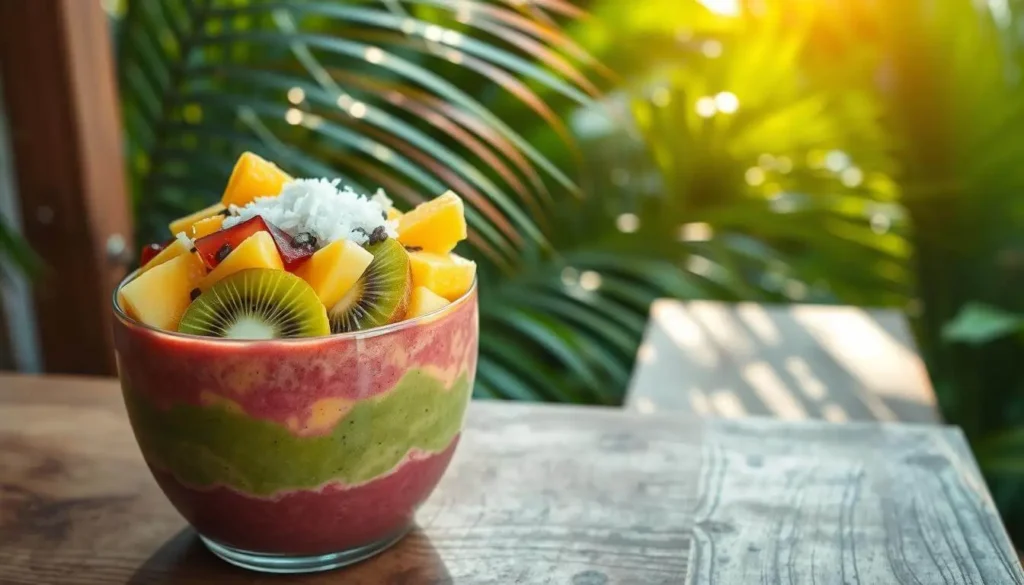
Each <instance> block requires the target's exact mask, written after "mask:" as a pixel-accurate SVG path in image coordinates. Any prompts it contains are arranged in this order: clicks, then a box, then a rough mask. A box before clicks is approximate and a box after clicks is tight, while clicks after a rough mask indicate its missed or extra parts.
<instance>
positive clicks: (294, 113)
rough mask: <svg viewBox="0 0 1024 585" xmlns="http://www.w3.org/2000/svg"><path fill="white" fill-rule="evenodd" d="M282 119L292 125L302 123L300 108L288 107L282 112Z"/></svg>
mask: <svg viewBox="0 0 1024 585" xmlns="http://www.w3.org/2000/svg"><path fill="white" fill-rule="evenodd" d="M284 119H285V121H286V122H288V123H289V124H291V125H292V126H297V125H299V124H301V123H302V110H298V109H296V108H288V111H287V112H285V114H284Z"/></svg>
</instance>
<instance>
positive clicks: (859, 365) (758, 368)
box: [626, 299, 940, 423]
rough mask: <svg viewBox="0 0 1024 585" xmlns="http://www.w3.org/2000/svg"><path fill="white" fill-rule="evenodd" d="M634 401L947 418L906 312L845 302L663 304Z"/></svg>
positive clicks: (832, 415) (635, 406)
mask: <svg viewBox="0 0 1024 585" xmlns="http://www.w3.org/2000/svg"><path fill="white" fill-rule="evenodd" d="M626 407H627V408H629V409H630V410H634V411H638V412H645V413H649V412H672V411H683V412H693V413H695V414H700V415H714V416H719V417H725V418H736V417H741V416H749V415H755V416H774V417H777V418H783V419H791V420H797V419H805V418H818V419H825V420H829V421H832V422H844V421H847V420H878V421H902V422H922V423H937V422H940V417H939V413H938V409H937V408H936V405H935V396H934V393H933V392H932V388H931V384H930V382H929V380H928V376H927V372H926V371H925V368H924V365H923V364H922V362H921V359H920V357H919V356H918V354H917V349H916V346H915V344H914V341H913V337H912V336H911V334H910V331H909V329H908V327H907V324H906V319H905V318H904V317H903V315H902V314H901V313H899V312H898V311H894V310H887V309H860V308H857V307H846V306H823V305H785V306H782V305H762V304H757V303H737V304H730V303H719V302H713V301H689V302H682V301H675V300H667V299H666V300H660V301H657V302H655V303H654V305H653V306H652V308H651V317H650V321H649V322H648V326H647V331H646V333H645V335H644V343H643V344H642V345H641V347H640V352H639V354H638V355H637V362H636V366H635V368H634V370H633V379H632V381H631V383H630V388H629V391H628V393H627V397H626Z"/></svg>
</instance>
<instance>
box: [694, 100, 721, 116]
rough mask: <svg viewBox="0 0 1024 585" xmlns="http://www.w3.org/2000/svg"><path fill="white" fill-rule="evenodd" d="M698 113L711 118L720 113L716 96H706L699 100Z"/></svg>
mask: <svg viewBox="0 0 1024 585" xmlns="http://www.w3.org/2000/svg"><path fill="white" fill-rule="evenodd" d="M696 108H697V115H698V116H700V117H701V118H710V117H712V116H714V115H715V114H716V113H718V106H716V105H715V98H712V97H709V96H704V97H702V98H700V99H698V100H697V104H696Z"/></svg>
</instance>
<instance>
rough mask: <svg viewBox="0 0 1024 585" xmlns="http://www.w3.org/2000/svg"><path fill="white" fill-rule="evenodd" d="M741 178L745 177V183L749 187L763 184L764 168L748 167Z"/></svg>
mask: <svg viewBox="0 0 1024 585" xmlns="http://www.w3.org/2000/svg"><path fill="white" fill-rule="evenodd" d="M743 178H744V179H746V181H747V184H748V185H750V186H751V187H757V186H759V185H763V184H764V169H762V168H761V167H750V168H749V169H747V172H746V173H744V174H743Z"/></svg>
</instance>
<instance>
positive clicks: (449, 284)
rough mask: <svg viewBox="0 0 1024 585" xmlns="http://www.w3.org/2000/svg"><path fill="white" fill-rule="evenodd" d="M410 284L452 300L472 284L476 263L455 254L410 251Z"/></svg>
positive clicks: (462, 293)
mask: <svg viewBox="0 0 1024 585" xmlns="http://www.w3.org/2000/svg"><path fill="white" fill-rule="evenodd" d="M409 264H410V266H411V268H412V285H413V286H414V287H416V286H423V287H426V288H428V289H430V290H432V291H433V292H434V293H436V294H438V295H440V296H442V297H444V298H446V299H448V300H449V301H454V300H455V299H457V298H459V297H461V296H462V295H464V294H465V293H466V291H468V290H469V287H470V286H472V285H473V278H474V277H475V276H476V263H475V262H472V261H470V260H466V259H465V258H462V257H460V256H457V255H455V254H434V253H432V252H410V253H409Z"/></svg>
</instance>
